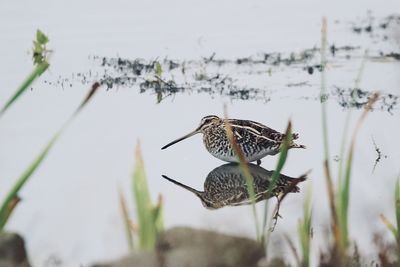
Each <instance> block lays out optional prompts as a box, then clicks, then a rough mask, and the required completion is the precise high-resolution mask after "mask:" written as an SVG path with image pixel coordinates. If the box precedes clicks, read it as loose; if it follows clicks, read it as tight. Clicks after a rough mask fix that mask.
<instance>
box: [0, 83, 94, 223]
mask: <svg viewBox="0 0 400 267" xmlns="http://www.w3.org/2000/svg"><path fill="white" fill-rule="evenodd" d="M96 84H97V83H95V84H94V85H93V86H92V88H91V90H90V92H89V95H88V96H87V97H86V98H85V100H84V101H83V102H82V103H83V104H81V105H80V106H79V107H78V109H77V111H78V112H79V111H80V110H81V109H82V107H83V106H85V105H86V104H87V103H88V102H89V100H90V99H91V98H92V96H93V95H94V92H95V91H96V90H97V88H98V86H95V85H96ZM93 88H95V90H93ZM76 114H77V112H75V113H73V115H72V116H71V117H70V119H69V120H67V122H66V123H65V124H64V125H63V127H61V129H60V130H59V131H58V132H57V133H56V134H55V135H54V136H53V138H52V139H51V140H50V141H49V142H48V143H47V145H46V146H45V147H44V149H43V150H42V151H41V152H40V153H39V155H38V156H36V158H35V159H34V160H33V161H32V163H31V164H30V165H29V166H28V168H27V169H26V170H25V171H24V172H23V173H22V174H21V176H20V177H19V178H18V179H17V181H16V182H15V184H14V186H13V187H12V188H11V190H10V191H9V192H8V194H7V196H6V198H5V199H4V201H3V203H2V205H1V207H0V231H2V230H3V229H4V226H5V225H6V223H7V221H8V218H9V216H10V215H11V212H10V207H11V206H12V205H11V203H12V201H13V200H14V199H15V198H16V197H17V196H18V193H19V191H20V190H21V188H22V187H23V186H24V185H25V184H26V182H27V181H28V180H29V178H30V177H31V176H32V175H33V174H34V173H35V171H36V170H37V168H38V167H39V166H40V164H41V163H42V162H43V160H44V159H45V158H46V156H47V154H48V153H49V151H50V149H51V148H52V147H53V145H54V143H55V142H56V141H57V139H58V138H59V137H60V135H61V134H62V132H63V131H64V130H65V128H66V127H67V126H68V124H69V123H70V122H71V120H72V118H74V117H75V115H76Z"/></svg>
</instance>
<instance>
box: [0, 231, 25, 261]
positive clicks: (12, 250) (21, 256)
mask: <svg viewBox="0 0 400 267" xmlns="http://www.w3.org/2000/svg"><path fill="white" fill-rule="evenodd" d="M0 266H1V267H30V266H31V265H30V264H29V261H28V258H27V255H26V251H25V242H24V240H23V239H22V237H21V236H19V235H18V234H14V233H0Z"/></svg>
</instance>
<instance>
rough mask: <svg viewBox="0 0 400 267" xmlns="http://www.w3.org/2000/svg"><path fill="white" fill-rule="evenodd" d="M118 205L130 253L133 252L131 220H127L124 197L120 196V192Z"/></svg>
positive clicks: (120, 193) (127, 214)
mask: <svg viewBox="0 0 400 267" xmlns="http://www.w3.org/2000/svg"><path fill="white" fill-rule="evenodd" d="M119 203H120V206H121V212H122V219H123V221H124V225H125V235H126V239H127V242H128V247H129V250H130V251H133V250H134V244H133V234H132V227H131V220H130V218H129V213H128V208H127V206H126V201H125V197H124V195H123V194H122V192H121V191H119Z"/></svg>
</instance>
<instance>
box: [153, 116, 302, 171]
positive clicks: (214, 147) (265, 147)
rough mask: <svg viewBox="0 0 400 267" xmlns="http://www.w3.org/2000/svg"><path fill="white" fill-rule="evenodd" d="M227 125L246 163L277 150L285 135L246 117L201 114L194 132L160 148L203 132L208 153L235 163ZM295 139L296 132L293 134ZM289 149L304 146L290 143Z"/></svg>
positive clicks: (235, 158)
mask: <svg viewBox="0 0 400 267" xmlns="http://www.w3.org/2000/svg"><path fill="white" fill-rule="evenodd" d="M227 125H230V126H231V129H232V133H233V134H234V136H235V139H236V142H237V143H238V145H239V147H240V148H241V150H242V151H243V154H244V157H245V160H246V162H252V161H257V163H258V164H260V163H261V159H262V158H263V157H265V156H267V155H275V154H277V153H278V152H279V149H280V147H281V145H282V142H283V139H284V138H285V134H283V133H280V132H278V131H275V130H273V129H271V128H269V127H267V126H265V125H263V124H261V123H258V122H254V121H249V120H236V119H222V118H219V117H217V116H215V115H210V116H206V117H204V118H203V119H202V120H201V122H200V125H199V127H197V129H195V130H194V131H193V132H191V133H189V134H187V135H185V136H183V137H181V138H179V139H176V140H175V141H172V142H171V143H169V144H167V145H165V146H164V147H162V148H161V149H165V148H167V147H169V146H171V145H173V144H175V143H178V142H180V141H182V140H184V139H186V138H188V137H191V136H192V135H195V134H197V133H202V134H203V142H204V145H205V146H206V148H207V150H208V152H210V153H211V155H213V156H214V157H216V158H219V159H221V160H223V161H227V162H238V159H237V157H236V155H235V152H234V149H233V148H232V145H231V144H230V142H229V139H228V137H227V135H226V127H227ZM292 138H293V139H297V138H298V135H297V134H292ZM289 148H305V146H303V145H298V144H296V143H294V142H293V141H292V142H291V144H290V146H289Z"/></svg>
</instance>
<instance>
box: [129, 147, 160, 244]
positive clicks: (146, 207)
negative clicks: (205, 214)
mask: <svg viewBox="0 0 400 267" xmlns="http://www.w3.org/2000/svg"><path fill="white" fill-rule="evenodd" d="M133 193H134V198H135V204H136V212H137V217H138V222H139V246H140V249H143V250H151V249H153V248H154V247H155V244H156V240H157V228H156V223H155V221H156V220H159V218H158V217H159V216H158V214H159V212H160V210H159V209H156V210H154V208H153V207H152V204H151V199H150V193H149V189H148V186H147V176H146V173H145V168H144V163H143V158H142V152H141V149H140V145H139V144H138V145H137V147H136V164H135V170H134V173H133Z"/></svg>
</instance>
